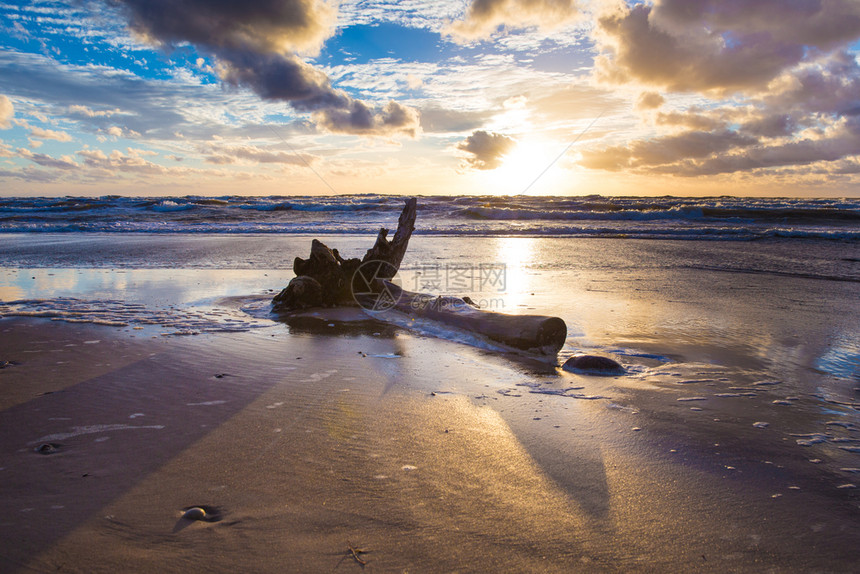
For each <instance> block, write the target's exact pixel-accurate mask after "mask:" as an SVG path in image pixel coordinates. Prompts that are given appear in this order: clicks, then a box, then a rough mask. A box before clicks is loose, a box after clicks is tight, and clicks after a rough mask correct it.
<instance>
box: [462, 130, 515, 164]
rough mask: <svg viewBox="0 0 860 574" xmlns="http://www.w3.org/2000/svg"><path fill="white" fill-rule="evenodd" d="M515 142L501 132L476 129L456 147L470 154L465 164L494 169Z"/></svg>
mask: <svg viewBox="0 0 860 574" xmlns="http://www.w3.org/2000/svg"><path fill="white" fill-rule="evenodd" d="M516 145H517V142H516V141H515V140H514V139H512V138H509V137H508V136H506V135H503V134H497V133H493V132H486V131H484V130H478V131H476V132H474V133H473V134H472V135H470V136H469V137H467V138H466V139H465V140H463V141H462V142H460V143H459V144H457V149H458V150H461V151H465V152H467V153H470V154H472V156H473V157H469V158H466V162H467V165H468V166H469V167H472V168H474V169H496V168H497V167H499V165H501V160H502V158H503V157H504V156H505V155H506V154H507V153H508V152H510V151H511V150H512V149H513V148H514V146H516Z"/></svg>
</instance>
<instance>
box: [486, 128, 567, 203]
mask: <svg viewBox="0 0 860 574" xmlns="http://www.w3.org/2000/svg"><path fill="white" fill-rule="evenodd" d="M562 149H564V148H563V146H562V145H561V144H559V143H558V142H551V141H547V140H540V139H531V138H524V139H522V140H521V141H519V142H518V143H517V146H516V148H514V150H513V151H512V152H511V153H510V154H508V155H507V156H505V157H504V158H502V165H501V166H500V167H498V168H497V169H494V170H492V171H487V172H485V173H484V174H481V175H482V176H483V179H484V180H485V181H486V182H487V183H488V184H489V189H487V193H488V194H491V195H520V194H523V193H525V194H527V195H555V194H558V193H562V192H565V191H567V190H568V188H570V187H571V186H572V185H574V183H575V179H574V178H573V177H572V175H571V172H570V171H569V170H567V169H565V168H564V166H563V165H562V164H563V163H564V158H562V159H561V160H559V161H558V162H557V163H555V164H554V165H552V162H553V160H555V158H556V157H558V154H559V152H560V151H561V150H562ZM547 168H549V169H547ZM544 170H546V172H545V173H543V175H541V173H542V172H544Z"/></svg>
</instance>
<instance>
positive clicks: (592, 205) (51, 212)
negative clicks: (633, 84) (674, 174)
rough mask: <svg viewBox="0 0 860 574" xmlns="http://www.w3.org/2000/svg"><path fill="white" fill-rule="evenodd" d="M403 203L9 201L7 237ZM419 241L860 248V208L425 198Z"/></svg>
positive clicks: (242, 225)
mask: <svg viewBox="0 0 860 574" xmlns="http://www.w3.org/2000/svg"><path fill="white" fill-rule="evenodd" d="M403 202H404V200H403V198H402V197H399V196H390V195H346V196H328V197H320V196H313V197H310V196H307V197H292V196H291V197H282V196H281V197H274V196H273V197H245V196H224V197H195V196H185V197H120V196H105V197H62V198H23V197H10V198H0V233H194V234H198V233H202V234H215V233H218V234H260V233H277V234H306V233H313V234H375V233H376V232H377V231H378V229H379V228H380V227H390V226H392V225H396V221H397V215H398V214H399V212H400V210H401V209H402V208H403ZM418 205H419V206H418V220H419V221H420V225H419V226H417V227H418V228H417V229H416V234H418V235H449V236H450V235H454V236H465V235H469V236H526V237H538V236H540V237H611V238H633V239H677V240H732V241H752V240H757V239H764V238H794V239H823V240H834V241H857V240H858V239H860V199H845V198H843V199H790V198H740V197H706V198H679V197H604V196H598V195H589V196H583V197H526V196H506V197H502V196H454V197H451V196H428V197H419V201H418Z"/></svg>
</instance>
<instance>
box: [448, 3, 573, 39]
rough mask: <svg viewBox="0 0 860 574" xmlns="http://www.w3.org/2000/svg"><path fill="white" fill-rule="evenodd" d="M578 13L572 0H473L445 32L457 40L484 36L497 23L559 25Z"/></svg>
mask: <svg viewBox="0 0 860 574" xmlns="http://www.w3.org/2000/svg"><path fill="white" fill-rule="evenodd" d="M579 15H580V11H579V8H578V7H577V4H576V1H575V0H473V2H472V4H471V5H470V6H469V9H468V10H467V12H466V15H465V17H464V19H463V20H459V21H456V22H453V23H452V24H451V25H450V26H449V27H448V28H447V29H446V30H445V32H446V33H447V34H449V35H451V36H452V37H453V39H454V40H457V41H470V40H475V39H479V38H487V37H489V36H490V35H491V34H492V33H493V32H495V31H496V30H497V29H498V28H499V27H501V26H504V27H507V28H529V27H533V26H537V27H540V28H543V29H553V28H558V27H560V26H562V25H564V24H566V23H568V22H570V21H571V20H574V19H576V18H577V17H578V16H579Z"/></svg>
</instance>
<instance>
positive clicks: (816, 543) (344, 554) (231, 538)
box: [0, 319, 860, 572]
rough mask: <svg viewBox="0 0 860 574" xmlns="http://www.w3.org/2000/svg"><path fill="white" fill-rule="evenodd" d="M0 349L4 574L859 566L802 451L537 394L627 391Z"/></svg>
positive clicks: (424, 356)
mask: <svg viewBox="0 0 860 574" xmlns="http://www.w3.org/2000/svg"><path fill="white" fill-rule="evenodd" d="M0 332H2V340H3V342H4V344H3V345H2V347H0V348H3V349H4V353H7V352H8V353H10V354H9V355H8V356H9V357H11V358H14V359H20V360H16V362H18V363H19V364H15V365H10V366H9V367H7V368H5V369H3V370H2V371H0V385H2V388H3V389H4V391H5V390H7V389H16V392H17V393H18V394H17V398H15V399H8V400H7V402H6V403H4V410H3V413H2V418H0V435H2V437H3V441H2V453H0V467H2V470H0V475H2V481H0V492H2V496H0V504H2V510H0V516H2V517H3V518H2V519H0V541H2V542H0V564H2V568H0V569H2V570H3V571H15V570H16V569H20V571H33V570H34V571H57V570H60V571H72V572H108V571H136V572H151V571H187V570H189V569H199V570H202V571H259V572H275V571H301V572H323V571H332V570H334V569H337V570H338V571H352V570H355V571H358V570H359V569H361V565H360V564H359V563H358V562H357V561H356V560H355V558H354V557H352V555H351V554H350V553H349V548H350V547H352V548H353V549H358V550H364V551H366V554H365V553H361V554H358V557H359V558H360V559H361V560H362V561H366V562H367V564H366V566H365V569H366V570H368V571H378V572H391V571H417V572H451V571H465V572H468V571H472V572H480V571H534V572H570V571H582V572H594V571H608V572H631V571H641V572H654V571H705V572H726V571H749V572H753V571H765V570H769V569H774V570H776V571H787V572H794V571H832V572H850V571H852V570H856V567H857V565H858V562H857V559H858V555H857V553H858V551H857V548H858V546H857V541H858V540H860V538H858V536H860V524H858V521H857V512H858V505H857V502H858V500H857V498H856V496H855V491H854V490H851V489H839V488H837V486H838V485H837V484H832V485H831V486H832V488H829V489H826V490H825V489H822V488H818V487H814V486H812V485H814V484H818V483H819V482H820V480H821V476H818V475H815V472H816V470H817V468H818V466H819V465H814V464H811V463H809V462H808V461H807V460H806V459H798V458H797V457H796V456H794V455H793V454H792V453H793V452H794V451H793V450H791V449H779V448H774V449H773V450H772V451H771V452H768V451H767V449H761V448H760V446H758V445H753V446H750V445H745V444H744V440H743V436H739V435H738V433H737V431H736V428H734V427H736V426H737V425H734V424H731V423H730V427H731V428H730V429H729V430H727V431H726V433H725V435H720V434H716V435H715V434H711V433H710V432H708V433H706V436H696V433H695V430H696V429H695V427H691V426H690V425H688V424H685V422H684V421H683V420H682V419H683V417H684V416H686V415H683V414H682V415H676V416H673V417H669V416H666V413H665V409H664V408H663V407H658V406H657V405H652V404H650V403H649V402H648V400H640V401H639V402H638V404H637V406H636V409H635V410H634V409H632V408H630V407H625V406H624V404H620V403H617V402H614V401H611V400H606V399H593V400H586V399H577V398H572V397H570V396H563V395H554V394H546V393H544V392H529V391H530V390H532V391H533V390H535V388H533V387H530V386H528V385H529V384H534V382H535V381H536V380H537V381H541V382H542V386H541V387H540V389H537V390H541V389H543V390H563V389H565V388H567V387H570V386H574V385H575V386H583V387H584V388H585V389H584V390H585V391H586V392H588V393H591V394H592V395H600V394H607V395H608V394H613V395H616V396H617V394H618V391H617V387H618V379H613V378H610V379H605V378H597V377H584V376H578V375H573V374H568V373H560V372H556V371H552V372H548V371H547V370H546V368H542V367H530V366H529V365H528V364H524V363H522V362H518V361H512V360H510V359H506V358H504V357H498V356H494V355H491V354H488V353H485V352H482V351H479V350H472V349H467V350H465V351H464V349H463V346H462V345H458V344H456V343H452V342H448V341H443V340H439V339H433V338H424V337H415V336H410V335H408V334H402V333H400V334H395V335H393V336H388V335H380V336H374V335H373V334H372V333H366V334H355V333H353V334H351V335H349V336H341V335H337V334H335V335H333V336H321V335H312V334H303V335H302V334H295V333H292V334H290V333H286V332H285V331H283V330H279V331H277V332H274V333H273V332H269V331H257V332H251V333H230V334H222V335H205V336H200V337H186V338H170V339H163V338H161V339H137V338H132V337H131V336H130V335H129V334H128V333H123V332H121V331H118V330H117V329H112V328H110V327H98V326H76V325H67V324H58V323H55V322H54V323H52V322H48V321H44V320H34V319H3V320H0ZM13 340H14V341H15V343H14V345H15V346H14V347H10V346H8V345H9V344H10V342H11V341H13ZM94 341H98V342H94ZM68 345H77V346H76V347H69V346H68ZM58 359H61V361H62V363H63V365H62V368H61V369H60V371H59V372H58V365H57V363H58V362H61V361H58ZM67 359H68V361H66V360H67ZM45 381H51V382H50V383H46V382H45ZM46 389H47V390H46ZM48 391H50V392H51V394H42V393H44V392H48ZM568 394H570V393H568ZM27 395H29V397H28V396H27ZM655 400H660V399H659V397H658V399H652V402H653V401H655ZM727 400H728V399H727ZM684 411H686V412H689V411H688V410H687V408H686V407H685V408H684ZM738 416H740V415H738ZM749 428H750V432H769V430H767V429H756V428H753V427H752V426H750V427H749ZM636 429H641V430H636ZM711 441H718V442H711ZM45 443H52V444H54V445H56V449H57V450H56V452H55V453H53V454H41V453H39V452H36V450H35V449H37V448H38V447H39V446H40V445H42V444H45ZM804 465H805V466H804ZM806 467H809V469H811V470H807V469H806ZM837 482H838V481H837ZM792 487H796V489H794V488H792ZM191 506H203V507H205V508H208V509H209V510H210V513H212V512H214V513H216V516H217V517H219V518H220V520H218V521H216V522H190V521H184V520H181V518H180V517H181V514H182V510H183V509H185V508H188V507H191Z"/></svg>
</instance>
